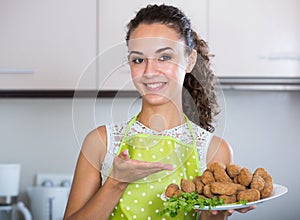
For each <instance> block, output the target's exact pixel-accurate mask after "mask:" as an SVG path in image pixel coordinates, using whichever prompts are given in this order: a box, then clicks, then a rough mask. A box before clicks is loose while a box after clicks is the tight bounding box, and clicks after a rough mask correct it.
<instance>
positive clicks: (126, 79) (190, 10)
mask: <svg viewBox="0 0 300 220" xmlns="http://www.w3.org/2000/svg"><path fill="white" fill-rule="evenodd" d="M153 3H157V4H160V3H165V4H171V5H174V6H178V7H179V8H181V9H182V10H183V11H184V12H185V13H186V14H187V16H189V18H190V19H191V22H192V24H193V27H194V29H195V30H196V31H197V32H198V33H199V34H200V35H201V36H202V37H203V38H204V39H206V37H207V2H206V0H200V1H199V0H190V1H188V2H187V1H184V0H177V1H176V0H173V1H146V0H142V1H141V0H139V1H138V0H132V1H117V0H110V1H101V0H100V1H99V23H98V25H99V26H98V27H99V28H98V29H99V35H98V39H99V45H98V52H99V56H98V65H99V68H98V69H99V75H98V88H99V90H135V88H134V86H133V83H132V82H131V76H130V70H129V67H128V63H127V48H126V42H125V35H126V31H127V30H126V25H127V23H128V22H129V21H130V19H132V18H133V17H134V15H135V13H136V12H137V11H138V10H139V9H140V8H142V7H145V6H146V5H147V4H153Z"/></svg>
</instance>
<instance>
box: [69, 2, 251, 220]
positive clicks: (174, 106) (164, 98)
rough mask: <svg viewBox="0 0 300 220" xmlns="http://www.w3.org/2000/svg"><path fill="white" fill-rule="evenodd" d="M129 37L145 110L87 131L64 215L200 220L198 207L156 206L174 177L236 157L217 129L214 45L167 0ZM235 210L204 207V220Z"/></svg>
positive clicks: (135, 24)
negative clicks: (174, 210)
mask: <svg viewBox="0 0 300 220" xmlns="http://www.w3.org/2000/svg"><path fill="white" fill-rule="evenodd" d="M126 41H127V46H128V61H129V65H130V69H131V73H132V79H133V82H134V84H135V86H136V88H137V90H138V91H139V92H140V94H141V95H142V107H141V110H140V112H139V113H138V114H137V115H136V116H135V117H134V118H132V119H130V120H129V121H126V122H120V123H115V124H113V123H112V124H109V125H105V126H100V127H99V128H97V129H95V130H93V131H91V132H90V133H89V134H88V135H87V137H86V139H85V141H84V143H83V147H82V150H81V153H80V155H79V158H78V162H77V167H76V171H75V175H74V180H73V184H72V188H71V192H70V196H69V201H68V205H67V208H66V212H65V217H64V219H68V220H71V219H80V220H82V219H196V218H197V217H196V216H197V213H193V212H192V213H180V214H179V215H178V216H177V218H168V217H167V216H164V217H158V215H157V212H158V211H159V210H160V209H162V208H163V201H162V200H161V198H160V194H161V193H162V192H164V190H165V187H166V186H167V185H168V184H170V183H171V182H176V183H179V182H180V180H181V179H182V178H187V179H192V178H193V177H194V176H197V175H200V174H201V172H203V170H204V169H205V168H206V166H207V165H209V164H211V163H213V162H215V161H219V162H222V163H224V164H230V163H231V162H232V157H233V156H232V150H231V147H230V146H229V145H228V144H227V143H226V142H225V141H224V140H223V139H221V138H219V137H216V136H214V135H212V133H211V132H213V131H214V127H213V117H214V116H215V115H216V114H217V112H218V110H217V107H218V106H217V102H216V94H215V88H214V83H215V77H214V75H213V73H212V71H211V69H210V62H209V54H208V47H207V45H206V43H205V42H204V41H203V40H201V39H200V38H199V37H198V36H197V34H196V33H195V32H194V31H193V30H192V29H191V24H190V21H189V19H188V18H187V17H186V16H185V15H184V14H183V13H182V12H181V11H180V10H179V9H178V8H176V7H173V6H167V5H159V6H158V5H149V6H147V7H145V8H143V9H141V10H140V11H139V12H138V13H137V15H136V17H135V18H134V19H132V20H131V21H130V23H129V24H128V32H127V36H126ZM252 208H253V207H252ZM252 208H248V209H243V210H239V211H240V212H247V211H249V210H250V209H252ZM232 212H233V210H228V211H223V212H216V211H214V212H208V211H206V212H205V211H203V212H201V214H200V217H199V219H227V216H230V215H231V214H232Z"/></svg>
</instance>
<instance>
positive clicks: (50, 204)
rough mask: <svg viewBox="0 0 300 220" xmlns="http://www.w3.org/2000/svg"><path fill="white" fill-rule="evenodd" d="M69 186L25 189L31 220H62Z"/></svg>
mask: <svg viewBox="0 0 300 220" xmlns="http://www.w3.org/2000/svg"><path fill="white" fill-rule="evenodd" d="M69 191H70V187H69V186H51V185H48V184H46V185H45V186H34V187H29V188H28V189H27V194H28V196H29V201H30V210H31V211H32V216H33V220H41V219H42V220H62V219H63V216H64V212H65V208H66V205H67V200H68V196H69Z"/></svg>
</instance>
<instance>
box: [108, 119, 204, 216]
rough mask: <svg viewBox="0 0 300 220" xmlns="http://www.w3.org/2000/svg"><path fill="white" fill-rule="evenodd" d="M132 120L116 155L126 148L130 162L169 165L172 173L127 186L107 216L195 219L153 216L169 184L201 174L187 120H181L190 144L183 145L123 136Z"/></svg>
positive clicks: (168, 139)
mask: <svg viewBox="0 0 300 220" xmlns="http://www.w3.org/2000/svg"><path fill="white" fill-rule="evenodd" d="M136 118H137V116H135V117H134V118H133V119H132V120H131V121H130V122H129V124H128V126H127V128H126V131H125V134H124V137H123V139H122V142H121V145H120V148H119V151H118V154H119V153H121V152H122V151H123V150H125V149H127V150H128V153H129V156H130V158H131V159H135V160H143V161H151V162H161V163H168V164H173V165H174V170H172V171H161V172H158V173H155V174H151V175H149V176H147V177H145V178H143V179H141V180H138V181H136V182H133V183H130V184H129V185H128V187H127V189H126V190H125V192H124V193H123V195H122V197H121V198H120V201H119V203H118V204H117V206H116V207H115V209H114V210H113V212H112V213H111V217H110V219H113V220H116V219H118V220H119V219H130V220H132V219H138V220H144V219H145V220H155V219H164V220H167V219H171V220H176V219H178V220H183V219H185V220H188V219H193V220H195V219H196V218H197V217H196V216H197V214H196V213H195V212H191V213H180V214H179V215H178V216H176V217H175V218H171V217H168V216H161V217H159V216H158V215H157V213H158V212H159V210H162V209H163V207H164V205H163V203H164V201H163V200H162V199H161V194H162V193H164V191H165V189H166V187H167V186H168V185H169V184H170V183H176V184H178V185H180V180H181V179H183V178H184V179H193V178H194V177H195V176H198V175H200V173H201V171H200V161H199V156H198V151H197V148H196V141H195V136H194V132H193V129H192V127H191V124H190V121H189V120H188V118H187V117H185V119H186V122H187V125H188V129H189V131H190V132H191V135H192V138H193V143H192V144H187V143H183V142H182V141H180V140H178V139H175V138H173V137H170V136H161V135H150V134H136V135H133V136H130V137H127V133H128V131H129V128H130V127H131V126H132V124H133V123H134V122H135V121H136Z"/></svg>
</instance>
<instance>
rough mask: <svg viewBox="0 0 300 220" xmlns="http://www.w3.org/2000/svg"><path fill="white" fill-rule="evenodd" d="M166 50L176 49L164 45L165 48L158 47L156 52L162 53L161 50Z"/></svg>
mask: <svg viewBox="0 0 300 220" xmlns="http://www.w3.org/2000/svg"><path fill="white" fill-rule="evenodd" d="M165 50H172V51H174V49H173V48H172V47H164V48H160V49H158V50H157V51H155V53H161V52H163V51H165Z"/></svg>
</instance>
